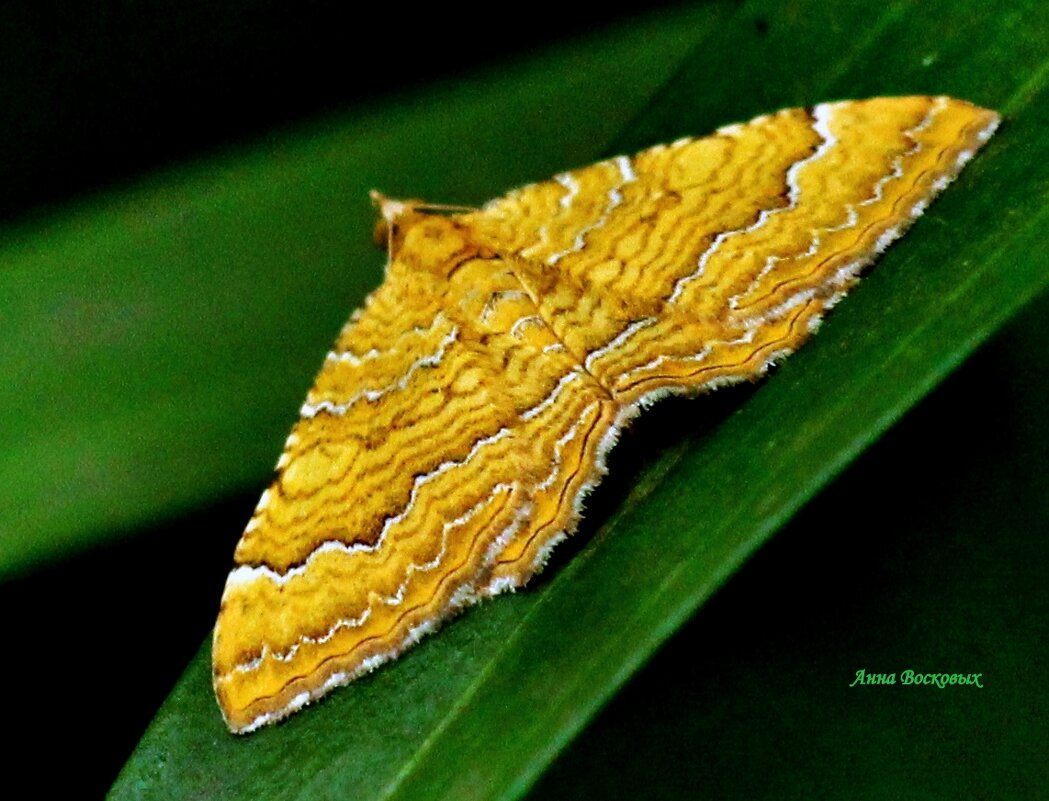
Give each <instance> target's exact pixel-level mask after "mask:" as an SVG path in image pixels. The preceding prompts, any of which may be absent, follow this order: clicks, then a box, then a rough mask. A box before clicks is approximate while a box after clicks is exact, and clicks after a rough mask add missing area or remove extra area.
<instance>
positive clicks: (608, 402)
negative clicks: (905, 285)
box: [213, 96, 999, 733]
mask: <svg viewBox="0 0 1049 801" xmlns="http://www.w3.org/2000/svg"><path fill="white" fill-rule="evenodd" d="M998 119H999V118H998V115H997V114H995V113H994V112H993V111H988V110H986V109H982V108H979V107H977V106H974V105H972V104H970V103H968V102H965V101H961V100H954V99H951V98H948V97H925V96H916V97H895V98H873V99H869V100H860V101H844V102H835V103H822V104H820V105H817V106H815V107H812V108H807V109H802V108H795V109H787V110H783V111H779V112H777V113H774V114H769V115H765V116H761V117H758V118H756V119H753V120H751V121H750V122H747V123H742V124H735V125H728V126H726V127H723V128H720V129H718V130H717V131H715V132H714V133H713V134H711V135H710V136H706V137H703V138H695V139H681V140H678V141H676V142H673V143H671V144H667V145H659V146H656V147H652V148H650V149H648V150H645V151H642V152H640V153H638V154H636V155H634V156H619V157H617V158H612V159H609V160H606V161H601V162H598V163H596V164H593V165H590V166H587V167H583V168H580V169H577V170H572V171H569V172H564V173H561V174H560V175H556V176H554V178H553V179H551V180H549V181H543V182H540V183H536V184H532V185H529V186H525V187H522V188H520V189H516V190H514V191H511V192H509V193H508V194H506V195H504V196H503V197H500V198H497V199H495V200H492V201H490V202H489V203H487V204H486V205H485V206H484V207H483V208H480V209H472V210H470V209H461V210H459V211H457V212H456V213H447V210H443V211H441V210H440V207H432V206H428V205H426V204H424V203H422V202H417V201H396V200H391V199H388V198H385V197H383V196H381V195H379V194H377V193H376V194H375V198H376V202H377V204H378V206H379V209H380V212H381V217H382V223H383V225H384V228H385V231H386V238H387V240H388V262H387V265H386V274H385V279H384V281H383V283H382V284H381V285H380V286H379V287H378V288H377V289H376V290H375V291H374V292H373V293H372V294H371V295H370V296H369V297H368V298H367V299H366V300H365V302H364V305H363V306H362V307H361V308H360V309H358V310H356V311H355V312H353V314H352V316H351V317H350V320H349V322H348V323H347V324H346V326H345V327H344V328H343V329H342V331H341V332H340V334H339V336H338V339H337V341H336V343H335V345H334V347H333V349H332V350H331V351H330V352H329V353H328V354H327V357H326V358H325V360H324V364H323V366H322V368H321V371H320V373H319V375H318V376H317V379H316V383H315V384H314V386H313V388H312V389H311V390H310V392H309V394H308V396H307V398H306V401H305V403H304V404H303V406H302V409H301V411H300V416H299V419H298V421H297V422H296V423H295V425H294V427H293V428H292V431H291V434H290V436H289V437H288V440H287V443H286V444H285V447H284V452H283V453H282V454H281V456H280V460H279V461H278V462H277V468H276V477H275V478H274V480H273V483H272V485H271V486H270V487H269V489H267V490H266V491H265V492H264V493H263V495H262V498H261V500H260V501H259V504H258V507H257V509H256V510H255V513H254V515H253V516H252V518H251V520H250V521H249V522H248V525H247V528H246V529H245V531H244V535H243V537H242V538H241V540H240V543H239V544H238V546H237V549H236V553H235V555H234V562H235V564H234V567H233V569H232V571H231V572H230V574H229V578H228V580H227V582H226V587H225V592H224V594H223V597H222V603H221V608H220V611H219V615H218V621H217V623H216V626H215V633H214V643H213V681H214V687H215V693H216V695H217V698H218V702H219V706H220V708H221V710H222V714H223V716H224V718H225V720H226V722H227V724H228V725H229V727H230V729H231V730H232V731H234V732H241V733H242V732H250V731H253V730H255V729H257V728H259V727H260V726H262V725H264V724H267V723H271V722H273V721H276V720H279V719H281V718H283V717H285V716H287V715H289V714H291V713H293V712H295V711H296V710H298V709H300V708H301V707H303V706H304V705H306V704H308V703H310V702H311V701H313V700H315V699H317V698H319V697H320V696H322V695H324V694H325V693H326V692H328V691H329V690H330V689H332V688H333V687H336V686H338V685H343V684H346V683H348V682H350V681H352V680H353V679H354V678H356V677H358V676H360V675H362V674H364V673H367V672H368V671H370V670H372V669H374V668H375V667H377V666H378V665H380V664H382V663H384V662H387V661H389V660H391V659H394V658H395V657H397V656H398V655H399V654H401V653H402V652H403V651H404V650H405V649H406V648H409V647H410V646H411V645H413V644H414V643H416V642H417V641H418V640H419V639H420V638H422V637H423V636H424V635H426V634H428V633H429V632H431V631H433V630H435V629H436V628H437V627H438V626H439V625H440V624H441V623H442V622H443V621H445V620H447V619H448V618H449V617H450V616H452V615H453V614H455V613H456V612H457V611H458V610H460V609H461V608H463V607H464V606H466V605H468V604H471V603H474V602H476V601H478V600H480V599H483V598H487V597H489V596H493V595H498V594H499V593H501V592H505V591H507V590H515V589H517V588H519V587H522V586H524V585H525V584H526V583H527V582H528V580H529V579H530V578H531V577H532V576H533V575H534V574H535V573H536V572H537V571H539V570H541V569H542V567H543V565H544V564H545V562H546V560H547V558H548V556H549V554H550V552H551V550H552V549H553V548H554V547H555V546H556V545H557V544H558V543H559V542H561V541H562V540H563V539H564V538H565V537H566V536H568V535H569V534H571V533H572V531H573V530H574V529H575V528H576V525H577V523H578V521H579V518H580V514H581V511H582V501H583V499H584V497H585V496H586V494H587V492H589V491H590V490H591V489H592V488H593V487H594V486H595V485H596V484H597V483H598V482H599V481H600V480H601V477H602V476H603V475H604V473H605V471H606V468H605V458H606V455H607V454H608V452H609V450H610V449H611V448H612V446H613V444H614V443H615V441H616V437H617V435H618V433H619V432H620V431H621V430H622V428H623V427H624V426H625V425H626V424H627V423H628V422H629V421H630V420H631V419H632V418H633V417H634V416H635V415H637V414H638V412H639V411H640V410H642V409H644V408H646V407H647V406H649V405H650V404H651V403H653V402H654V401H656V400H658V399H659V398H662V397H664V396H666V395H669V394H685V395H699V394H702V393H704V392H707V391H709V390H712V389H714V388H716V387H720V386H723V385H726V384H732V383H736V382H740V381H750V380H754V379H756V378H758V377H760V376H762V375H764V374H765V373H766V372H767V371H768V369H769V367H770V366H771V365H773V364H774V363H775V362H776V361H777V360H779V359H781V358H782V357H784V356H786V355H787V354H789V353H791V352H793V351H794V350H796V349H797V348H798V347H799V346H800V345H801V344H802V343H803V342H804V341H805V340H806V339H807V338H808V337H809V336H810V335H811V334H812V332H813V331H814V330H815V329H816V327H817V326H818V325H819V323H820V320H821V319H822V317H823V315H824V314H825V313H826V311H827V310H828V309H830V308H831V307H832V306H833V305H834V304H835V303H837V302H838V301H839V300H840V299H841V297H842V296H843V295H844V294H845V292H846V291H847V290H848V289H849V288H850V287H851V286H852V285H853V284H854V283H855V282H856V281H857V280H858V276H859V274H860V272H861V271H862V270H863V269H864V267H866V266H867V265H868V264H869V263H870V262H871V261H872V260H873V259H874V258H875V257H876V256H877V255H878V254H879V253H881V252H882V251H883V250H884V249H885V248H886V247H887V246H888V245H889V244H890V243H891V242H892V241H893V240H895V239H896V238H897V237H899V236H900V235H901V234H902V233H903V232H904V230H905V229H906V228H907V227H908V226H909V225H910V224H911V223H912V222H913V221H914V220H915V219H916V218H917V217H918V216H919V215H920V214H921V213H922V212H923V211H924V209H925V207H926V205H927V204H928V203H929V201H930V200H931V199H932V198H933V196H934V195H936V193H938V192H939V191H940V190H941V189H943V188H944V187H945V186H946V185H947V184H948V183H949V182H950V181H951V180H952V179H953V178H954V177H955V176H956V175H957V174H958V172H959V170H961V168H962V166H963V165H964V164H965V163H966V162H967V161H968V160H969V159H970V158H971V157H972V155H973V154H974V153H975V152H976V150H977V149H978V148H980V147H981V146H982V145H983V144H984V143H985V142H986V141H987V139H988V138H989V137H990V136H991V134H992V133H993V132H994V130H995V127H996V126H997V124H998Z"/></svg>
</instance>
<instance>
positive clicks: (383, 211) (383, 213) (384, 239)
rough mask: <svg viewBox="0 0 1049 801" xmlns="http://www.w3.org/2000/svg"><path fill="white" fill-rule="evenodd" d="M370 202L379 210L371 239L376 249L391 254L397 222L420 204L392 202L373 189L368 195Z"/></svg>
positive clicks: (409, 201)
mask: <svg viewBox="0 0 1049 801" xmlns="http://www.w3.org/2000/svg"><path fill="white" fill-rule="evenodd" d="M369 194H370V195H371V199H372V202H373V203H374V204H375V205H376V206H377V207H378V209H379V219H378V220H376V221H375V230H374V232H373V233H372V237H373V239H374V240H375V244H376V246H377V247H380V248H382V249H384V250H385V251H387V252H388V253H392V252H393V247H392V245H393V240H394V238H396V236H397V233H398V230H397V229H398V220H400V219H401V218H402V217H405V216H410V215H411V214H412V213H414V212H415V210H416V208H418V206H419V205H420V204H421V203H422V201H419V200H394V199H393V198H389V197H386V195H384V194H383V193H382V192H380V191H378V190H377V189H373V190H372V191H371V192H370V193H369Z"/></svg>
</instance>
